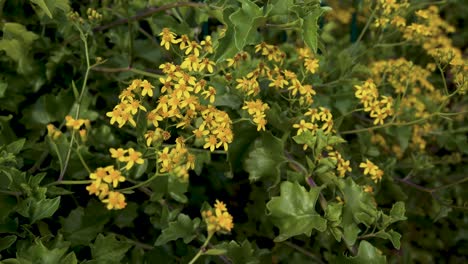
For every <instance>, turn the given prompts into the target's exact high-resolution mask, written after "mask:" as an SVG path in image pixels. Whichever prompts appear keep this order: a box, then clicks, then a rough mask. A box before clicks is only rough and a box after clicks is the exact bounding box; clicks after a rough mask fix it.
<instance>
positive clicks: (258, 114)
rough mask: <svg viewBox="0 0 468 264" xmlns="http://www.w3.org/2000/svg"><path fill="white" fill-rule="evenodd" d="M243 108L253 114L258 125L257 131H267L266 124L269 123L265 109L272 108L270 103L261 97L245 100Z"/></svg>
mask: <svg viewBox="0 0 468 264" xmlns="http://www.w3.org/2000/svg"><path fill="white" fill-rule="evenodd" d="M242 109H244V110H247V112H248V113H249V115H250V116H252V118H253V119H252V120H253V122H254V123H255V124H256V125H257V131H260V130H263V131H265V125H266V123H267V121H266V119H265V117H266V114H265V111H266V110H268V109H270V107H269V106H268V104H266V103H263V102H262V101H261V100H260V99H257V100H255V101H245V102H244V106H243V107H242Z"/></svg>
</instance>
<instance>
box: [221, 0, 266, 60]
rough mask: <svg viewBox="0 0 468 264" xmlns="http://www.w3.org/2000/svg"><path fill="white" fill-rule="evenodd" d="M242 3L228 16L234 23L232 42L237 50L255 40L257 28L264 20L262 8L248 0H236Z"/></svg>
mask: <svg viewBox="0 0 468 264" xmlns="http://www.w3.org/2000/svg"><path fill="white" fill-rule="evenodd" d="M237 1H239V2H240V3H241V4H242V7H241V8H239V9H238V10H237V11H236V12H234V13H232V14H231V15H230V16H229V19H230V20H231V22H232V24H233V25H234V43H235V45H236V48H237V50H238V51H241V50H243V49H244V46H245V45H246V44H250V43H252V42H254V41H255V36H256V35H257V28H258V27H259V26H260V25H261V24H262V23H264V22H265V19H266V18H265V17H264V16H263V15H262V9H261V8H260V7H258V6H257V5H256V4H254V3H253V2H251V1H250V0H237Z"/></svg>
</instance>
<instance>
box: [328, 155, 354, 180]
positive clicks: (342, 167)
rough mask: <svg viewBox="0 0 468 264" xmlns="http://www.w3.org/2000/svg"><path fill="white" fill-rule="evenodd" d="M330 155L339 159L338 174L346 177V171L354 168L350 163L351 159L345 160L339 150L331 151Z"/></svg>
mask: <svg viewBox="0 0 468 264" xmlns="http://www.w3.org/2000/svg"><path fill="white" fill-rule="evenodd" d="M329 156H330V157H331V158H332V159H334V160H336V161H337V164H336V170H337V171H338V176H340V177H344V176H345V174H346V172H351V171H352V168H351V166H350V164H349V160H345V159H344V158H343V157H342V156H341V153H340V152H338V151H333V152H330V153H329Z"/></svg>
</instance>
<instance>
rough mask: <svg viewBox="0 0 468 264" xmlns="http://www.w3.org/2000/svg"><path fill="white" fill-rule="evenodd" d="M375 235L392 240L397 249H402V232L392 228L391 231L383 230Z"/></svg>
mask: <svg viewBox="0 0 468 264" xmlns="http://www.w3.org/2000/svg"><path fill="white" fill-rule="evenodd" d="M375 236H376V237H380V238H383V239H388V240H390V241H391V242H392V244H393V246H394V247H395V248H396V249H400V239H401V234H400V233H398V232H395V231H393V230H392V229H390V230H389V231H385V232H384V231H382V232H379V233H376V234H375Z"/></svg>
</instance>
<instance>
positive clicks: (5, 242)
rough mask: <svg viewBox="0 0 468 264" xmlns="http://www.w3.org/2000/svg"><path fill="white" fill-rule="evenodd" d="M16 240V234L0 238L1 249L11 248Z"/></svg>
mask: <svg viewBox="0 0 468 264" xmlns="http://www.w3.org/2000/svg"><path fill="white" fill-rule="evenodd" d="M15 241H16V236H15V235H9V236H4V237H1V238H0V251H2V250H4V249H7V248H9V247H10V246H11V245H13V243H15Z"/></svg>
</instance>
